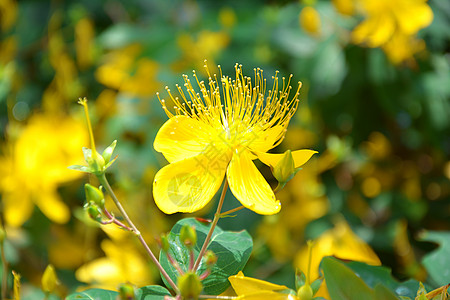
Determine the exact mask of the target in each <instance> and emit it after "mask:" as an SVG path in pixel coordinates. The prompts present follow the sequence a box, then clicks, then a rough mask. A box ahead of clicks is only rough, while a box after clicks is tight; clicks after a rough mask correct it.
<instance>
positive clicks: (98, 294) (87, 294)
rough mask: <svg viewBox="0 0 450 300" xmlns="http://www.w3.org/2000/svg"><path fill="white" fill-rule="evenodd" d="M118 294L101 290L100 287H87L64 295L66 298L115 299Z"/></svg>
mask: <svg viewBox="0 0 450 300" xmlns="http://www.w3.org/2000/svg"><path fill="white" fill-rule="evenodd" d="M118 296H119V293H118V292H115V291H109V290H102V289H89V290H85V291H84V292H79V293H74V294H70V295H69V296H67V297H66V300H74V299H84V300H116V299H117V297H118Z"/></svg>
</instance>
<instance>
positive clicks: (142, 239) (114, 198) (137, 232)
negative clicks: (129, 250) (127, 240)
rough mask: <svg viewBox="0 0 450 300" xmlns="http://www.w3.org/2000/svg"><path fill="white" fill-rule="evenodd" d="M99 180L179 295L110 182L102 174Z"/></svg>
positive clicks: (177, 291) (177, 290)
mask: <svg viewBox="0 0 450 300" xmlns="http://www.w3.org/2000/svg"><path fill="white" fill-rule="evenodd" d="M97 178H98V180H99V181H100V184H101V185H103V187H105V189H106V191H107V192H108V194H109V195H110V196H111V199H112V200H113V201H114V204H115V205H116V206H117V208H118V209H119V211H120V213H121V214H122V216H123V217H124V219H125V220H126V221H127V223H128V224H129V225H130V227H131V229H132V232H133V233H134V234H135V235H136V236H137V238H138V240H139V241H140V242H141V244H142V245H143V246H144V248H145V250H146V251H147V253H148V255H150V258H151V259H152V261H153V263H154V264H155V265H156V267H158V269H159V271H160V272H161V274H162V275H163V276H164V278H165V279H166V280H167V282H168V283H169V284H170V286H171V287H172V288H173V289H174V291H175V292H176V293H177V294H179V293H180V291H179V289H178V287H177V285H176V284H175V283H174V282H173V280H172V279H171V278H170V277H169V275H168V274H167V272H166V270H164V268H163V267H162V266H161V264H160V263H159V261H158V259H157V258H156V256H155V255H154V254H153V252H152V250H151V249H150V248H149V246H148V245H147V243H146V242H145V240H144V238H143V237H142V234H141V233H140V232H139V230H138V229H137V228H136V226H135V225H134V223H133V222H132V221H131V220H130V218H129V217H128V214H127V213H126V211H125V209H124V208H123V207H122V204H120V202H119V199H117V197H116V194H115V193H114V191H113V190H112V188H111V186H110V185H109V182H108V180H107V179H106V176H105V174H102V175H100V176H97Z"/></svg>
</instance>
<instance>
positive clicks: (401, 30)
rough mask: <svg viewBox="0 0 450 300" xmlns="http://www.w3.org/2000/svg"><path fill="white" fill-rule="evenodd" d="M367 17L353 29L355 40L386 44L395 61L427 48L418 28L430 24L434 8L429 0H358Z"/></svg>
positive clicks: (364, 42)
mask: <svg viewBox="0 0 450 300" xmlns="http://www.w3.org/2000/svg"><path fill="white" fill-rule="evenodd" d="M355 2H356V3H357V4H358V7H359V8H360V11H361V12H362V14H363V15H365V16H366V19H365V20H364V21H362V22H361V23H360V24H359V25H358V26H356V28H355V29H354V30H353V32H352V40H353V42H354V43H356V44H363V45H366V46H368V47H372V48H375V47H383V50H385V52H386V54H387V55H388V57H389V59H390V60H391V61H392V62H393V63H400V62H403V61H405V60H407V59H411V58H412V55H413V54H415V53H417V52H419V51H420V50H422V49H423V48H424V44H423V42H421V41H420V40H417V39H416V37H415V35H416V34H417V32H418V31H419V30H420V29H422V28H425V27H427V26H428V25H430V24H431V21H432V20H433V12H432V10H431V8H430V7H429V6H428V4H427V1H426V0H397V1H391V0H358V1H355Z"/></svg>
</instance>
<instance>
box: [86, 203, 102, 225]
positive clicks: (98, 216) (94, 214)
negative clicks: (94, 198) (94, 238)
mask: <svg viewBox="0 0 450 300" xmlns="http://www.w3.org/2000/svg"><path fill="white" fill-rule="evenodd" d="M84 208H85V209H86V210H87V213H88V215H89V217H91V219H93V220H94V221H97V222H101V221H102V212H101V210H100V209H99V207H98V206H97V204H95V203H93V202H89V204H88V205H87V206H85V207H84Z"/></svg>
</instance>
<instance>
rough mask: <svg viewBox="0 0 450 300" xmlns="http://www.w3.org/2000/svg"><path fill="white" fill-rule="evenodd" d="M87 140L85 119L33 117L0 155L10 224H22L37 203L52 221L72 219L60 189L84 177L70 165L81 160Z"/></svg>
mask: <svg viewBox="0 0 450 300" xmlns="http://www.w3.org/2000/svg"><path fill="white" fill-rule="evenodd" d="M68 137H70V138H68ZM86 143H87V135H86V132H85V128H84V124H83V123H82V122H79V121H77V120H74V119H72V118H70V117H67V116H65V117H63V116H54V115H44V114H42V115H34V116H33V117H31V119H30V120H29V122H28V124H27V125H26V126H25V128H23V130H22V131H21V132H20V135H19V136H18V138H17V140H14V141H11V142H10V143H9V144H7V145H6V151H5V154H4V156H3V157H0V174H2V176H1V177H0V193H1V194H2V202H3V206H4V212H5V221H6V223H7V224H9V225H11V226H21V225H22V224H23V223H24V222H25V221H26V220H27V219H28V218H29V217H30V216H31V214H32V212H33V208H34V204H36V205H37V206H38V207H39V209H40V210H41V211H42V212H43V213H44V214H45V215H46V216H47V217H48V218H49V219H50V220H52V221H53V222H57V223H65V222H67V221H68V220H69V218H70V212H69V209H68V208H67V206H66V205H65V204H64V202H63V201H62V200H61V198H60V196H59V195H58V192H57V188H58V186H59V185H60V184H63V183H65V182H68V181H71V180H74V179H77V178H79V177H80V176H82V175H81V174H79V173H77V172H73V171H71V170H69V169H67V166H69V165H72V164H74V163H78V162H82V160H83V157H82V155H81V153H80V149H81V148H82V147H83V146H84V145H86Z"/></svg>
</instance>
